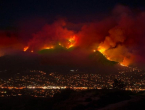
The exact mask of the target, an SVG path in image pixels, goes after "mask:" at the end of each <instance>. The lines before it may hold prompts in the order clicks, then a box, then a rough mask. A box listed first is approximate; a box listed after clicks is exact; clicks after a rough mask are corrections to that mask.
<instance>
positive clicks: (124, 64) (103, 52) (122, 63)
mask: <svg viewBox="0 0 145 110" xmlns="http://www.w3.org/2000/svg"><path fill="white" fill-rule="evenodd" d="M93 51H94V52H95V50H93ZM98 51H99V52H101V53H102V54H103V55H104V56H105V57H106V59H107V60H110V61H114V60H112V59H111V58H110V57H108V55H107V54H106V53H105V51H106V49H105V48H104V47H102V46H99V47H98ZM119 64H120V65H121V66H126V67H127V66H128V63H127V62H126V60H125V59H124V60H123V62H121V63H119Z"/></svg>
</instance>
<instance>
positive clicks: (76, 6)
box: [0, 0, 145, 28]
mask: <svg viewBox="0 0 145 110" xmlns="http://www.w3.org/2000/svg"><path fill="white" fill-rule="evenodd" d="M116 4H123V5H127V6H129V7H134V8H135V7H137V8H140V9H142V8H143V7H144V5H145V4H144V3H143V2H141V0H131V1H130V0H41V1H39V0H1V1H0V28H5V27H9V26H15V23H16V21H18V20H21V19H28V18H31V17H32V18H33V17H40V18H47V19H48V20H52V19H54V18H57V17H59V16H61V17H66V18H68V19H70V20H72V21H73V20H74V19H79V20H80V21H81V20H90V19H88V17H86V16H92V17H94V16H95V15H96V14H98V13H100V14H102V13H105V14H107V12H110V11H111V10H112V9H113V8H114V6H115V5H116ZM95 17H96V16H95ZM89 18H90V17H89Z"/></svg>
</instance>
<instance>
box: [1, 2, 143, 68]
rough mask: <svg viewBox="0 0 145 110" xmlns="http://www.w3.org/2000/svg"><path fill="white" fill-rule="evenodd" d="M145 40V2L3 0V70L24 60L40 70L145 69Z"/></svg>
mask: <svg viewBox="0 0 145 110" xmlns="http://www.w3.org/2000/svg"><path fill="white" fill-rule="evenodd" d="M144 40H145V4H144V3H143V2H141V1H139V0H133V1H127V0H111V1H109V0H45V1H44V0H42V1H35V2H34V0H11V1H10V0H1V1H0V56H1V58H0V61H1V64H2V65H3V64H5V63H4V62H8V60H6V58H7V57H8V56H9V58H8V59H14V60H16V59H17V58H19V57H22V56H23V58H25V59H27V60H29V59H31V60H30V61H31V62H33V60H32V59H34V60H35V61H34V63H36V59H39V60H38V63H39V64H40V65H70V66H72V65H77V66H80V67H81V66H82V67H83V66H84V67H86V66H88V67H90V66H91V67H95V66H100V65H101V66H104V65H112V64H116V63H114V62H117V63H118V64H120V65H123V66H139V67H142V68H143V67H144V64H145V58H144V56H145V52H144V51H145V45H144ZM6 56H7V57H6ZM12 56H13V57H12ZM16 56H17V57H16ZM30 57H31V58H30ZM23 58H19V59H21V60H22V59H23ZM4 59H5V60H4ZM17 60H18V59H17ZM32 65H33V63H32Z"/></svg>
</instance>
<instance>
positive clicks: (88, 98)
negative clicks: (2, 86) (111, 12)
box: [0, 89, 145, 110]
mask: <svg viewBox="0 0 145 110" xmlns="http://www.w3.org/2000/svg"><path fill="white" fill-rule="evenodd" d="M0 110H145V92H139V93H133V92H131V91H123V90H107V89H103V90H85V91H73V90H64V91H62V92H61V93H57V94H55V95H54V97H53V98H51V97H48V98H38V97H37V98H35V97H30V96H16V97H1V98H0Z"/></svg>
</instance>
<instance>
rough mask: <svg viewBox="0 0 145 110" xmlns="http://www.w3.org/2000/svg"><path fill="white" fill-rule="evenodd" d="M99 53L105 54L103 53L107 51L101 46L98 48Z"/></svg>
mask: <svg viewBox="0 0 145 110" xmlns="http://www.w3.org/2000/svg"><path fill="white" fill-rule="evenodd" d="M98 51H99V52H101V53H102V54H103V53H104V52H105V51H106V49H105V48H103V47H101V46H99V47H98Z"/></svg>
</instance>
